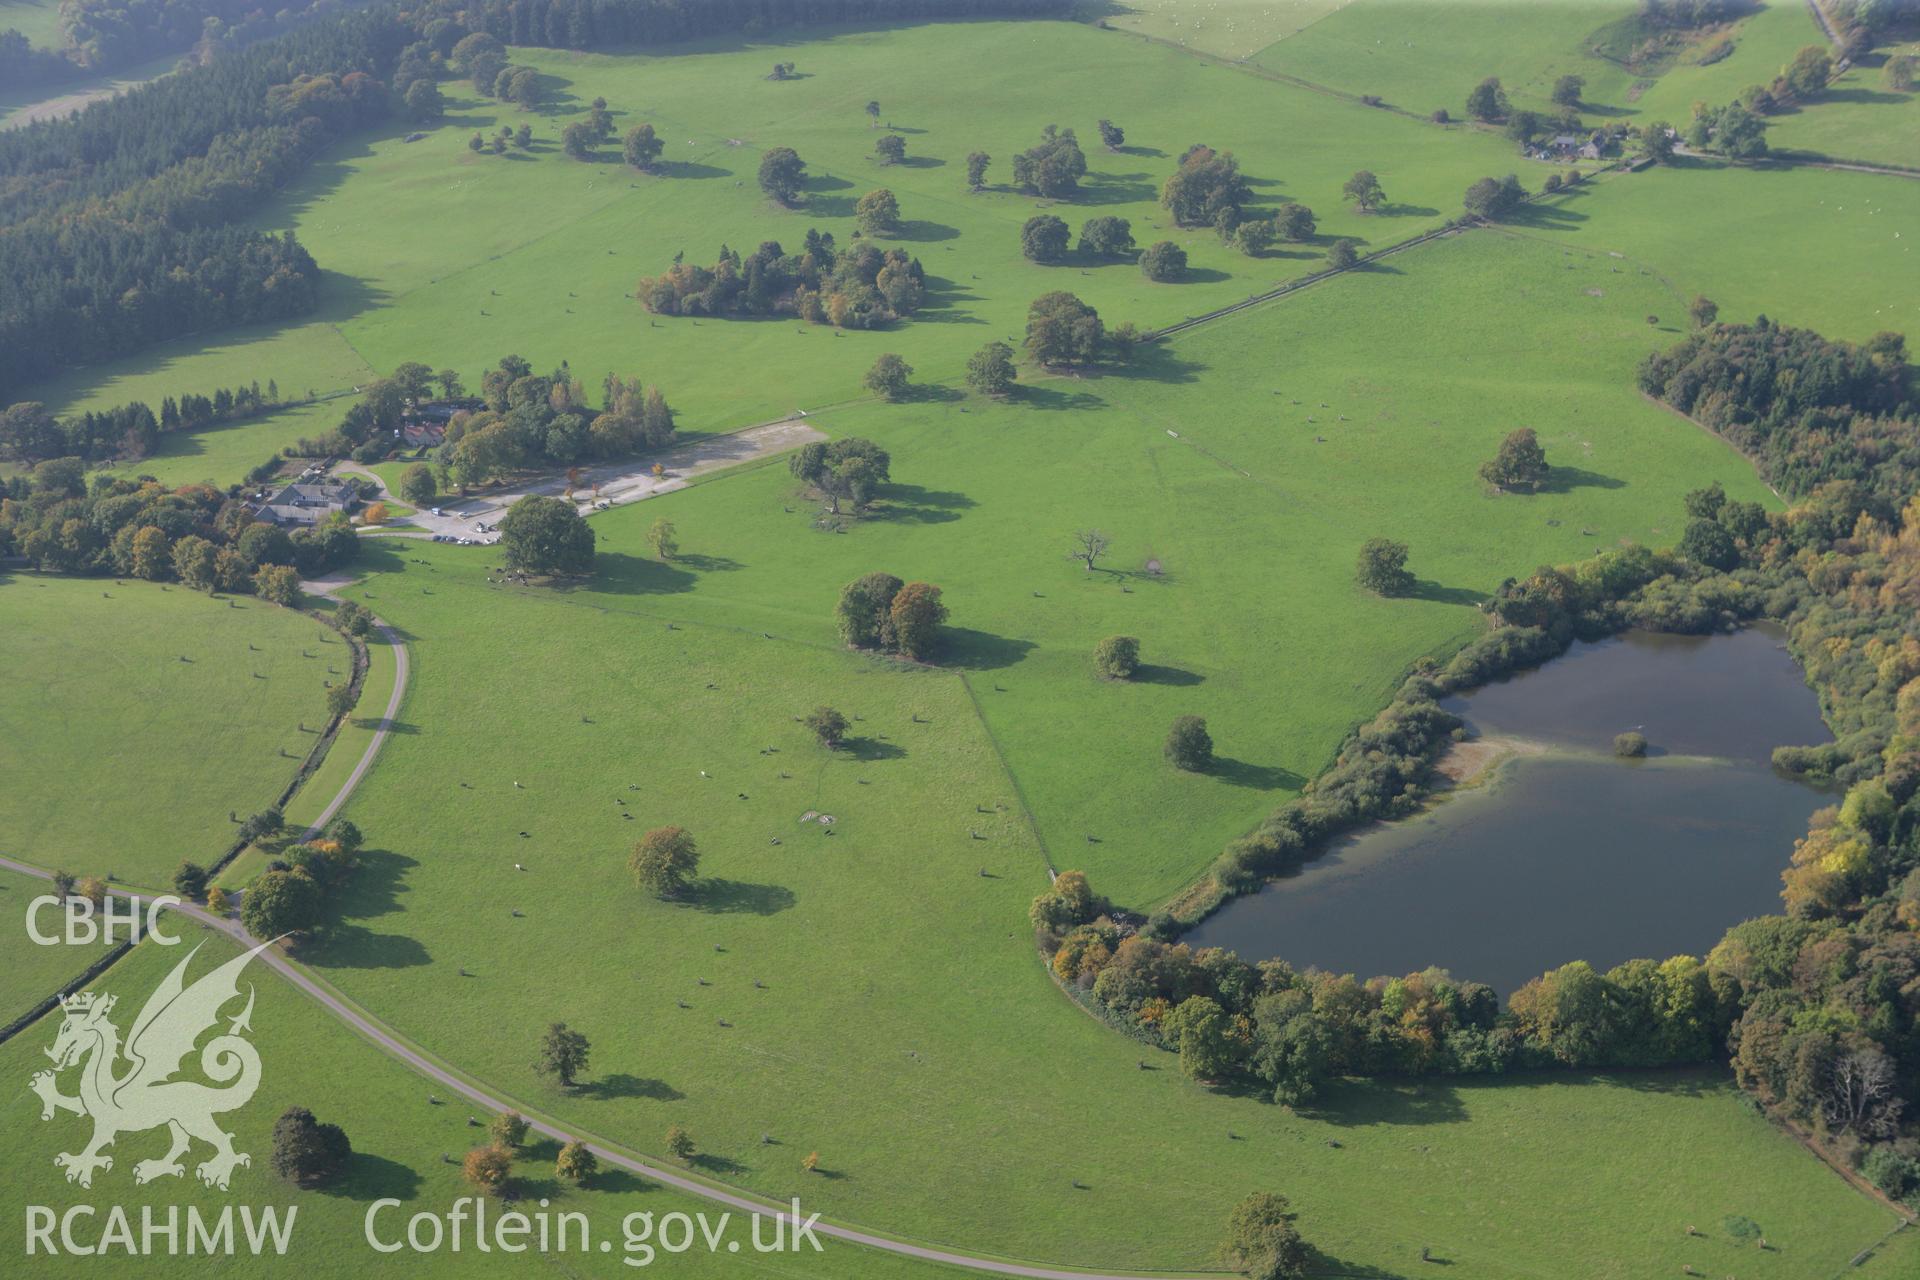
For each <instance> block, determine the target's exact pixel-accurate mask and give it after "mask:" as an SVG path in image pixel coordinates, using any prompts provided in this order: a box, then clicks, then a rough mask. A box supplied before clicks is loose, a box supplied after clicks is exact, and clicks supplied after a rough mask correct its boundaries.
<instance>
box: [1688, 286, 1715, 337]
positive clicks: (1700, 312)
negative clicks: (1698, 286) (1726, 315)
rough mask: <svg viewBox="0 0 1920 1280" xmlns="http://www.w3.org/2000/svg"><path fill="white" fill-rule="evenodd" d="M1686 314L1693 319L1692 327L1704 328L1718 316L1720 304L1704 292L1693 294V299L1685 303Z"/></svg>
mask: <svg viewBox="0 0 1920 1280" xmlns="http://www.w3.org/2000/svg"><path fill="white" fill-rule="evenodd" d="M1687 315H1688V317H1689V318H1691V319H1692V321H1693V327H1694V328H1696V329H1704V328H1706V327H1707V326H1708V325H1710V324H1712V323H1713V322H1714V321H1715V320H1718V319H1719V318H1720V304H1719V303H1717V302H1715V301H1714V300H1713V299H1712V298H1709V297H1708V296H1707V295H1706V294H1704V293H1696V294H1694V295H1693V301H1692V302H1690V303H1688V304H1687Z"/></svg>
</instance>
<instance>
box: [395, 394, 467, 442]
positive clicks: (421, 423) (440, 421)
mask: <svg viewBox="0 0 1920 1280" xmlns="http://www.w3.org/2000/svg"><path fill="white" fill-rule="evenodd" d="M484 408H486V401H484V400H428V401H426V402H425V403H423V404H410V405H408V406H407V407H406V409H404V410H403V411H402V412H401V414H400V425H399V426H398V427H396V428H394V433H393V434H394V435H395V436H397V437H398V438H399V439H400V441H401V443H403V444H405V445H406V446H407V447H408V448H409V449H418V448H422V447H432V446H434V445H437V444H439V443H440V442H441V441H443V440H445V439H446V437H447V424H448V423H450V422H452V421H453V419H454V418H455V417H457V416H458V415H460V414H463V413H473V412H475V411H476V410H480V409H484Z"/></svg>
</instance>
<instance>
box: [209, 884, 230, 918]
mask: <svg viewBox="0 0 1920 1280" xmlns="http://www.w3.org/2000/svg"><path fill="white" fill-rule="evenodd" d="M232 907H233V903H232V901H231V900H230V899H229V898H228V897H227V891H226V890H225V889H222V888H221V887H220V886H219V885H215V886H214V887H213V888H211V889H209V890H207V910H209V911H211V912H213V914H215V915H217V916H223V915H225V914H227V912H228V911H229V910H231V909H232Z"/></svg>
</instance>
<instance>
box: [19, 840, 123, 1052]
mask: <svg viewBox="0 0 1920 1280" xmlns="http://www.w3.org/2000/svg"><path fill="white" fill-rule="evenodd" d="M52 892H53V886H52V885H51V884H50V883H48V882H47V881H45V880H42V879H39V878H38V877H36V876H26V875H21V874H20V873H19V872H17V871H4V870H0V967H4V968H5V970H6V974H7V982H6V986H5V987H0V1026H3V1025H5V1024H6V1023H9V1022H11V1021H13V1019H15V1018H17V1017H19V1016H20V1015H21V1014H23V1013H25V1012H26V1011H27V1010H29V1009H31V1008H32V1007H33V1006H34V1005H35V1004H37V1003H39V1002H40V1000H42V999H43V998H45V997H46V996H48V995H51V994H52V993H53V992H55V991H57V990H59V989H60V987H62V986H64V985H65V984H66V983H67V982H68V980H70V979H72V978H74V977H76V976H77V975H79V974H80V972H81V971H82V970H84V969H85V968H86V967H87V966H88V965H90V964H92V963H93V962H94V960H95V959H97V958H98V957H99V955H100V953H101V952H103V951H105V950H106V949H107V948H106V944H105V943H100V942H95V943H91V944H83V943H78V942H76V943H73V944H72V945H67V944H65V943H62V944H61V945H58V946H51V947H43V946H41V945H40V944H39V943H37V942H35V941H34V940H33V939H32V937H30V936H29V935H28V933H27V904H28V903H29V902H31V901H33V900H34V899H35V898H37V897H40V896H42V895H43V894H50V893H52ZM38 923H39V926H40V932H41V933H42V934H61V933H62V932H63V931H64V924H65V922H64V919H63V917H62V916H61V915H60V914H59V913H58V912H56V911H53V910H42V911H41V912H40V915H39V920H38Z"/></svg>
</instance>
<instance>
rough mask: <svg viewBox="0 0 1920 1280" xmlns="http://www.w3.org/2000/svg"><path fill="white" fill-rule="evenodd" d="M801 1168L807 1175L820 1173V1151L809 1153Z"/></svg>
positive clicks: (801, 1163)
mask: <svg viewBox="0 0 1920 1280" xmlns="http://www.w3.org/2000/svg"><path fill="white" fill-rule="evenodd" d="M800 1167H801V1169H803V1170H805V1171H806V1172H807V1173H816V1172H818V1171H819V1168H820V1153H819V1152H818V1151H809V1152H807V1156H806V1159H804V1160H802V1161H801V1162H800Z"/></svg>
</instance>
